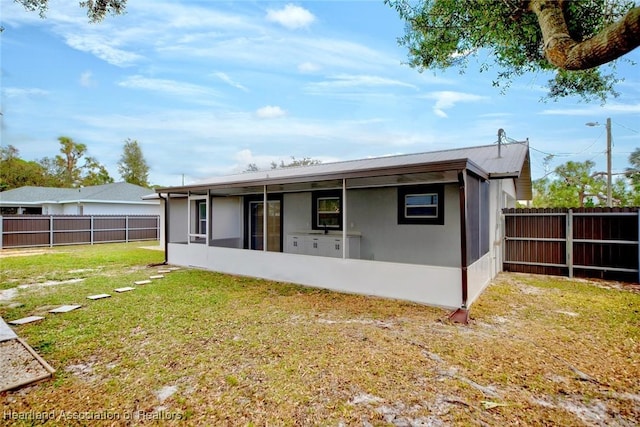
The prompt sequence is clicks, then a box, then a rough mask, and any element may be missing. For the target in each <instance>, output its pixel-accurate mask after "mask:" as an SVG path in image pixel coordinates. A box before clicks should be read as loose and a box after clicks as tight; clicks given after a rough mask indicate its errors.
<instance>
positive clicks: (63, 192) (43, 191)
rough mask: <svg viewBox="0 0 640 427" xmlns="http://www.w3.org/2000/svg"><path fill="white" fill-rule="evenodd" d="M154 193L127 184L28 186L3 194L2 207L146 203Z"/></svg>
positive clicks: (1, 198)
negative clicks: (43, 204) (19, 204)
mask: <svg viewBox="0 0 640 427" xmlns="http://www.w3.org/2000/svg"><path fill="white" fill-rule="evenodd" d="M152 191H153V190H149V189H148V188H144V187H140V186H138V185H134V184H129V183H127V182H116V183H113V184H104V185H95V186H91V187H82V188H52V187H30V186H27V187H20V188H15V189H13V190H7V191H3V192H1V193H0V205H2V204H16V203H23V204H34V205H40V204H42V203H60V204H63V203H73V202H101V203H144V202H143V200H142V196H146V195H148V194H149V193H151V192H152Z"/></svg>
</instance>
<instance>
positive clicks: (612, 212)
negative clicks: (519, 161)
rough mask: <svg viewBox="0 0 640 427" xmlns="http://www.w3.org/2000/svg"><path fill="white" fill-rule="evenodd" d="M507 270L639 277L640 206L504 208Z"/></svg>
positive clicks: (632, 280) (570, 274) (638, 279)
mask: <svg viewBox="0 0 640 427" xmlns="http://www.w3.org/2000/svg"><path fill="white" fill-rule="evenodd" d="M503 214H504V220H505V221H504V227H505V230H504V231H505V233H504V236H505V237H504V240H505V241H504V252H503V253H504V255H503V269H504V270H505V271H514V272H521V273H536V274H551V275H557V276H569V277H574V276H577V277H593V278H602V279H609V280H621V281H627V282H639V281H640V277H639V265H640V261H639V258H638V257H639V256H640V250H639V244H640V243H639V241H638V240H639V239H638V228H639V226H638V224H639V222H640V213H639V212H638V208H576V209H504V210H503Z"/></svg>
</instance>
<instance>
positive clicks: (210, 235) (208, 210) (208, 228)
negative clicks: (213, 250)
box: [205, 188, 213, 246]
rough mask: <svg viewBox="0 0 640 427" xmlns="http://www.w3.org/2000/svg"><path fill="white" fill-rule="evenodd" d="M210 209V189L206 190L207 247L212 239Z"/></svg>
mask: <svg viewBox="0 0 640 427" xmlns="http://www.w3.org/2000/svg"><path fill="white" fill-rule="evenodd" d="M211 211H212V209H211V189H210V188H209V189H207V225H206V233H205V234H206V235H207V243H206V244H207V246H209V245H210V244H211V240H212V239H213V230H212V228H213V223H212V219H213V218H212V217H213V215H212V212H211Z"/></svg>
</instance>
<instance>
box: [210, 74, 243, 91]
mask: <svg viewBox="0 0 640 427" xmlns="http://www.w3.org/2000/svg"><path fill="white" fill-rule="evenodd" d="M213 75H214V76H216V77H217V78H219V79H220V80H222V81H223V82H225V83H226V84H228V85H229V86H232V87H235V88H236V89H240V90H243V91H245V92H249V89H247V88H246V87H245V86H243V85H241V84H240V83H237V82H235V81H234V80H232V79H231V77H229V76H228V75H227V74H226V73H222V72H217V73H213Z"/></svg>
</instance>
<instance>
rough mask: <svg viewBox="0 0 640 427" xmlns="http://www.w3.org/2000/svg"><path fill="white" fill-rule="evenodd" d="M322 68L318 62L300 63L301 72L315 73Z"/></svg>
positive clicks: (299, 69)
mask: <svg viewBox="0 0 640 427" xmlns="http://www.w3.org/2000/svg"><path fill="white" fill-rule="evenodd" d="M319 69H320V66H319V65H317V64H314V63H313V62H308V61H307V62H303V63H302V64H298V71H300V72H301V73H313V72H315V71H318V70H319Z"/></svg>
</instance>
